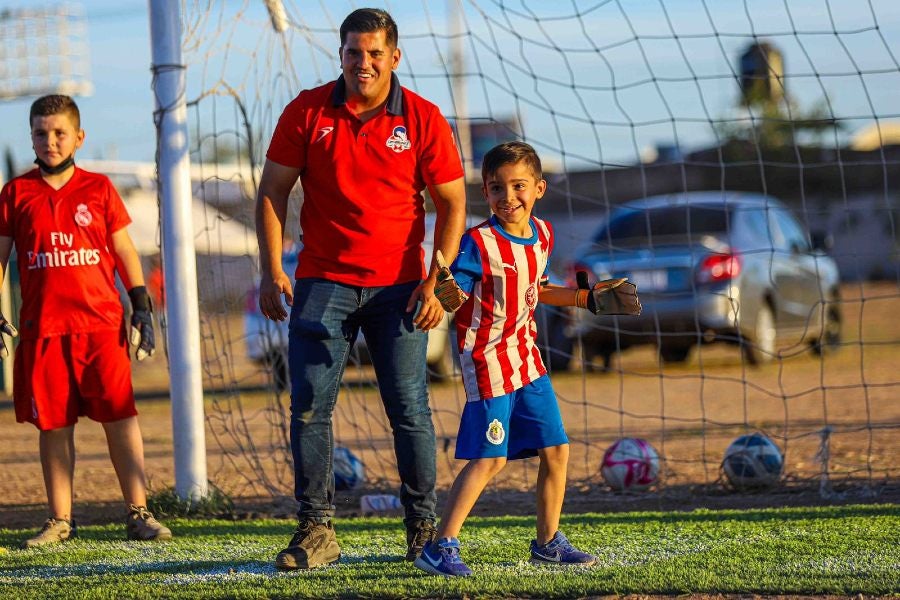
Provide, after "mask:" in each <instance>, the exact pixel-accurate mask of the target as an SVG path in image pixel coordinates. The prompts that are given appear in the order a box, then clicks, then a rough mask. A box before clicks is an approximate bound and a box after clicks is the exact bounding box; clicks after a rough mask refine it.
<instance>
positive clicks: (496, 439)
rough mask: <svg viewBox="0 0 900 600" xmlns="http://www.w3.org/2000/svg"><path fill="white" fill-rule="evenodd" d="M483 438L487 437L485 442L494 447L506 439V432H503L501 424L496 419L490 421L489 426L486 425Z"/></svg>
mask: <svg viewBox="0 0 900 600" xmlns="http://www.w3.org/2000/svg"><path fill="white" fill-rule="evenodd" d="M485 437H487V441H489V442H490V443H492V444H493V445H495V446H499V445H500V444H502V443H503V440H504V439H505V438H506V432H505V431H503V423H501V422H500V421H498V420H497V419H494V420H493V421H491V424H490V425H488V428H487V431H486V432H485Z"/></svg>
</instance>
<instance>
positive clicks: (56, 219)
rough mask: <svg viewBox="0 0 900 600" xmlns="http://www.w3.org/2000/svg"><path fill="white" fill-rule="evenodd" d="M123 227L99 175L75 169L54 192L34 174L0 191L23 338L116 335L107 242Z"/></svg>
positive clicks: (1, 224)
mask: <svg viewBox="0 0 900 600" xmlns="http://www.w3.org/2000/svg"><path fill="white" fill-rule="evenodd" d="M130 222H131V219H130V217H129V216H128V212H127V211H126V210H125V205H124V204H123V202H122V199H121V198H120V197H119V194H118V193H117V192H116V190H115V188H114V187H113V185H112V183H111V182H110V181H109V178H107V177H106V176H105V175H99V174H96V173H90V172H88V171H84V170H82V169H79V168H78V167H76V168H75V173H74V174H73V175H72V178H71V179H70V180H69V181H68V182H67V183H66V185H64V186H63V187H62V188H60V189H59V190H54V189H53V188H52V187H51V186H49V185H48V184H47V183H46V182H45V181H44V180H43V179H42V178H41V175H40V171H39V170H38V169H34V170H32V171H30V172H28V173H26V174H24V175H22V176H20V177H17V178H15V179H13V180H12V181H10V182H9V183H7V184H6V185H5V186H4V187H3V190H2V191H0V235H2V236H6V237H11V238H12V239H13V242H14V243H15V246H16V254H17V265H18V267H19V277H20V280H21V285H22V309H21V312H20V314H19V323H18V327H19V332H20V335H21V336H22V338H23V339H34V338H40V337H49V336H56V335H66V334H71V333H83V332H89V331H99V330H103V329H118V328H119V327H121V325H122V315H123V309H122V303H121V301H120V300H119V294H118V291H117V290H116V286H115V267H116V264H115V257H114V256H113V254H112V253H111V251H110V248H111V247H112V241H111V236H112V234H113V233H114V232H116V231H118V230H119V229H122V228H123V227H125V226H127V225H128V224H129V223H130Z"/></svg>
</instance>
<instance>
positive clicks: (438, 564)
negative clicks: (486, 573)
mask: <svg viewBox="0 0 900 600" xmlns="http://www.w3.org/2000/svg"><path fill="white" fill-rule="evenodd" d="M413 564H414V565H415V566H416V567H417V568H419V569H422V570H423V571H427V572H429V573H433V574H435V575H443V576H445V577H468V576H469V575H471V574H472V570H471V569H470V568H469V567H467V566H466V563H464V562H463V561H462V559H461V558H460V557H459V540H458V539H456V538H441V539H439V540H435V541H433V542H428V543H427V544H425V547H424V548H423V549H422V553H421V554H420V555H419V557H418V558H417V559H416V562H414V563H413Z"/></svg>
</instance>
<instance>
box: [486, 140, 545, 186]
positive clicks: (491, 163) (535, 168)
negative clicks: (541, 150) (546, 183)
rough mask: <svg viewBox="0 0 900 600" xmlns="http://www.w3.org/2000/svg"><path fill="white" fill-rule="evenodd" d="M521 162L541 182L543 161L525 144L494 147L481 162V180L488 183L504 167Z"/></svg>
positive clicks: (518, 143) (515, 143) (504, 144)
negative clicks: (489, 178)
mask: <svg viewBox="0 0 900 600" xmlns="http://www.w3.org/2000/svg"><path fill="white" fill-rule="evenodd" d="M520 162H521V163H525V166H526V167H528V169H529V170H530V171H531V174H532V175H534V178H535V180H537V181H540V180H541V179H543V178H544V173H543V169H542V168H541V159H540V157H539V156H538V155H537V152H535V151H534V148H532V147H531V146H530V145H529V144H526V143H525V142H505V143H503V144H500V145H497V146H494V147H493V148H491V149H490V150H488V153H487V154H485V155H484V160H483V161H482V162H481V179H482V180H483V181H487V179H488V177H490V176H491V175H493V174H495V173H496V172H497V171H498V170H499V169H500V167H502V166H503V165H511V164H516V163H520Z"/></svg>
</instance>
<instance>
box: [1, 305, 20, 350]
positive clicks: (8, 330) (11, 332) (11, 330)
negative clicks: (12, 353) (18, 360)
mask: <svg viewBox="0 0 900 600" xmlns="http://www.w3.org/2000/svg"><path fill="white" fill-rule="evenodd" d="M0 331H2V332H3V333H5V334H6V335H8V336H9V337H16V336H17V335H19V330H18V329H16V328H15V327H13V324H12V323H10V322H9V321H7V320H6V317H4V316H3V313H0ZM8 357H9V350H7V349H6V340H4V339H3V336H2V335H0V359H3V358H8Z"/></svg>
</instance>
